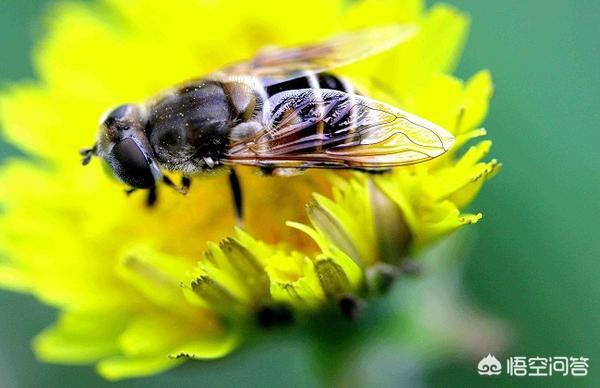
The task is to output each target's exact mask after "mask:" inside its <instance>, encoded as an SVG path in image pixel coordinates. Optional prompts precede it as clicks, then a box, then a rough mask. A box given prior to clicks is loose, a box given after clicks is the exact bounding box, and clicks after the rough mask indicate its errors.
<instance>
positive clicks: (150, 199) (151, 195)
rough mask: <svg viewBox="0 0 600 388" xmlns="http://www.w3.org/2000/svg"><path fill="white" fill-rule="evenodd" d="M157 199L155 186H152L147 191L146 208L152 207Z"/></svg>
mask: <svg viewBox="0 0 600 388" xmlns="http://www.w3.org/2000/svg"><path fill="white" fill-rule="evenodd" d="M157 199H158V196H157V192H156V186H152V187H151V188H149V189H148V196H147V197H146V207H149V208H151V207H154V205H155V204H156V200H157Z"/></svg>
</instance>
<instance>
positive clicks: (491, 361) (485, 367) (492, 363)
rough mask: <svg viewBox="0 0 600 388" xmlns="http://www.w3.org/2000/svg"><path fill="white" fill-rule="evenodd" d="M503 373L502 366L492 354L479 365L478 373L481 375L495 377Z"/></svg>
mask: <svg viewBox="0 0 600 388" xmlns="http://www.w3.org/2000/svg"><path fill="white" fill-rule="evenodd" d="M501 372H502V364H500V361H498V359H497V358H496V357H494V356H492V355H491V354H488V355H487V356H485V357H484V358H482V359H481V361H479V364H477V373H479V374H480V375H486V376H493V375H499V374H500V373H501Z"/></svg>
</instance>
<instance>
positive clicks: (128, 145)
mask: <svg viewBox="0 0 600 388" xmlns="http://www.w3.org/2000/svg"><path fill="white" fill-rule="evenodd" d="M107 159H108V162H109V164H110V165H111V167H112V169H113V171H114V173H115V175H116V176H117V178H119V179H120V180H121V181H123V182H124V183H126V184H128V185H130V186H132V187H136V188H139V189H146V188H150V187H152V186H154V184H155V179H154V175H153V174H152V169H151V166H150V162H149V161H148V159H147V158H146V155H144V152H143V151H142V150H141V148H140V146H139V145H138V144H137V143H136V142H135V141H134V140H133V139H131V138H127V139H123V140H121V141H120V142H118V143H117V144H115V146H114V147H113V149H112V151H111V153H110V156H109V158H107Z"/></svg>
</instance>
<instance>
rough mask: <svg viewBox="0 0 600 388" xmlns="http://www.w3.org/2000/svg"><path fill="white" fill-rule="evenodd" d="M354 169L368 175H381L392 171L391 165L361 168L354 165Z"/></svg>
mask: <svg viewBox="0 0 600 388" xmlns="http://www.w3.org/2000/svg"><path fill="white" fill-rule="evenodd" d="M353 170H354V171H359V172H364V173H367V174H370V175H383V174H387V173H389V172H391V171H392V168H391V167H381V168H361V167H354V168H353Z"/></svg>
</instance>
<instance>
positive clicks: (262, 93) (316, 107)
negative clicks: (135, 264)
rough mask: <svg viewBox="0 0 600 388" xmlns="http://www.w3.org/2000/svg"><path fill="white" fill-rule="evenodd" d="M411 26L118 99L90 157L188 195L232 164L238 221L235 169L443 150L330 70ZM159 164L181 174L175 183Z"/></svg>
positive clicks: (400, 161)
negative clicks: (198, 181)
mask: <svg viewBox="0 0 600 388" xmlns="http://www.w3.org/2000/svg"><path fill="white" fill-rule="evenodd" d="M412 33H413V29H412V28H411V27H408V26H399V25H392V26H382V27H374V28H369V29H364V30H359V31H355V32H349V33H346V34H344V35H341V36H337V37H334V38H332V39H330V40H326V41H323V42H320V43H316V44H310V45H306V46H301V47H295V48H284V49H270V50H268V51H263V52H260V53H259V54H258V55H257V56H256V57H255V58H253V59H251V60H249V61H247V62H242V63H238V64H234V65H231V66H229V67H226V68H224V69H221V70H219V71H216V72H214V73H212V74H209V75H207V76H206V77H203V78H201V79H198V80H193V81H189V82H186V83H184V84H182V85H180V86H177V87H174V88H172V89H169V90H167V91H165V92H163V93H162V94H160V95H158V96H156V97H154V98H152V99H150V100H149V101H148V102H146V103H144V104H126V105H121V106H119V107H117V108H115V109H113V110H112V111H110V112H109V113H108V114H107V115H105V117H103V118H102V119H101V122H100V131H99V134H98V138H97V141H96V144H95V145H94V146H93V147H91V148H88V149H84V150H82V156H83V164H87V163H88V162H89V161H90V159H91V157H92V156H94V155H96V156H99V157H101V158H102V159H104V160H105V161H106V162H108V164H109V165H110V167H111V168H112V170H113V172H114V174H115V176H116V177H117V178H118V179H120V180H121V181H123V182H124V183H126V184H128V185H130V186H131V187H132V189H131V190H130V192H131V191H133V190H136V189H148V190H149V193H150V194H149V196H148V203H149V204H152V203H153V202H154V201H155V199H156V189H155V187H156V183H157V182H160V181H162V182H163V183H165V184H167V185H168V186H170V187H172V188H174V189H176V190H178V191H180V192H182V193H185V192H186V191H187V189H188V188H189V185H190V182H191V181H190V176H192V175H195V174H202V173H206V172H209V171H211V170H215V169H220V168H229V169H230V184H231V188H232V192H233V198H234V201H235V207H236V212H237V215H238V218H239V219H241V217H242V194H241V187H240V183H239V180H238V178H237V176H236V174H235V170H234V169H233V168H232V167H234V166H236V165H247V166H255V167H258V168H260V170H261V171H262V172H263V173H264V174H268V175H279V176H286V175H293V174H296V173H299V172H302V171H303V170H305V169H307V168H342V169H357V170H363V171H367V172H378V171H382V170H386V169H389V168H391V167H395V166H401V165H406V164H414V163H420V162H424V161H427V160H430V159H432V158H435V157H437V156H439V155H441V154H443V153H444V152H446V151H447V150H448V149H449V148H450V147H451V146H452V144H453V142H454V138H453V136H452V135H451V134H450V133H449V132H447V131H446V130H444V129H442V128H440V127H438V126H436V125H435V124H432V123H430V122H428V121H426V120H424V119H422V118H420V117H417V116H415V115H413V114H410V113H407V112H404V111H402V110H400V109H398V108H396V107H393V106H390V105H388V104H385V103H383V102H380V101H376V100H373V99H370V98H368V97H365V96H363V95H361V94H360V93H357V92H356V91H355V88H354V87H353V85H352V83H351V82H349V81H348V80H346V79H343V78H341V77H338V76H335V75H333V74H331V73H330V72H329V71H330V70H332V69H335V68H338V67H340V66H343V65H347V64H349V63H352V62H354V61H357V60H360V59H364V58H366V57H369V56H371V55H374V54H377V53H379V52H382V51H385V50H388V49H390V48H392V47H394V46H396V45H398V44H399V43H401V42H403V41H405V40H407V39H408V38H409V37H410V36H412ZM161 170H167V171H172V172H180V173H181V174H183V178H182V183H181V186H178V185H176V184H174V183H173V182H172V181H171V179H170V178H168V177H167V176H166V175H163V174H162V172H161Z"/></svg>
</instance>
